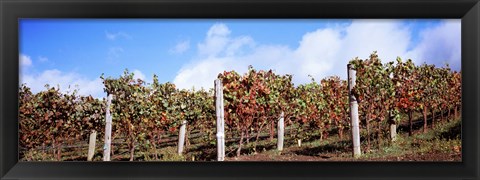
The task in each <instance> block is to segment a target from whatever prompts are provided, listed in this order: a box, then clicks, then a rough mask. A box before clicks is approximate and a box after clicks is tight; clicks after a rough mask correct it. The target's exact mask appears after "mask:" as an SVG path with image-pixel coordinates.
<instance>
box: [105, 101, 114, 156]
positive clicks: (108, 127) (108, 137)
mask: <svg viewBox="0 0 480 180" xmlns="http://www.w3.org/2000/svg"><path fill="white" fill-rule="evenodd" d="M112 98H113V95H111V94H109V95H108V97H107V109H106V115H105V119H106V121H105V145H104V146H103V161H110V147H111V143H112V116H111V115H110V105H111V104H112Z"/></svg>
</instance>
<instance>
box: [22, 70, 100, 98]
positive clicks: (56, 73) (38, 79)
mask: <svg viewBox="0 0 480 180" xmlns="http://www.w3.org/2000/svg"><path fill="white" fill-rule="evenodd" d="M20 82H21V83H22V84H23V83H26V84H27V86H28V87H30V88H31V90H32V92H33V93H37V92H40V91H43V90H45V85H46V84H49V85H50V87H57V86H59V87H60V91H61V92H63V93H66V92H67V91H68V92H70V93H71V92H72V91H73V89H78V90H79V91H78V94H79V95H84V96H87V95H92V96H93V97H96V98H103V97H105V96H106V95H105V93H104V92H103V87H104V85H103V83H102V80H101V79H100V78H96V79H89V78H86V77H84V76H82V75H80V74H77V73H73V72H69V73H65V72H62V71H60V70H57V69H50V70H45V71H43V72H42V73H40V74H36V75H33V74H23V75H22V76H21V77H20ZM69 86H70V89H69Z"/></svg>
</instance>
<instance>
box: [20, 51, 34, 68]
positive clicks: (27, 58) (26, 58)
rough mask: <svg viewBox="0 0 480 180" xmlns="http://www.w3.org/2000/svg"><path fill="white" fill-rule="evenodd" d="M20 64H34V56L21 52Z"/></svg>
mask: <svg viewBox="0 0 480 180" xmlns="http://www.w3.org/2000/svg"><path fill="white" fill-rule="evenodd" d="M20 65H21V66H22V67H28V66H32V58H30V56H28V55H25V54H20Z"/></svg>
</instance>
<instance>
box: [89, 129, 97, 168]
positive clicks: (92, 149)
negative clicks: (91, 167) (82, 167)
mask: <svg viewBox="0 0 480 180" xmlns="http://www.w3.org/2000/svg"><path fill="white" fill-rule="evenodd" d="M95 141H97V131H95V130H93V131H92V133H90V140H89V142H88V155H87V161H92V159H93V155H94V154H95Z"/></svg>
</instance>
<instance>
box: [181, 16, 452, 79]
mask: <svg viewBox="0 0 480 180" xmlns="http://www.w3.org/2000/svg"><path fill="white" fill-rule="evenodd" d="M444 23H445V24H442V25H440V26H438V27H436V28H432V29H428V30H426V31H425V32H423V33H422V37H423V38H422V40H421V42H420V43H419V45H418V46H417V47H415V48H414V49H413V50H412V51H411V52H409V51H408V49H407V48H408V45H409V43H410V41H411V33H410V31H411V29H410V28H409V27H408V26H405V25H404V24H403V23H401V21H399V20H354V21H353V22H352V23H351V24H350V25H341V26H340V25H333V26H329V27H327V28H322V29H317V30H315V31H312V32H307V33H305V34H304V35H303V37H302V38H301V39H300V41H299V45H298V47H295V48H293V49H292V48H289V47H288V46H285V45H262V44H260V45H258V44H256V43H255V41H254V39H253V38H251V37H249V36H238V37H231V36H230V34H231V31H230V29H228V27H227V26H226V25H225V24H215V25H213V26H212V27H211V28H210V29H209V30H208V32H207V34H206V38H205V40H204V42H201V43H199V44H198V56H197V57H196V58H194V59H192V60H191V62H190V63H189V64H187V65H185V66H184V67H183V68H182V69H180V71H179V72H178V74H177V76H176V77H175V79H174V83H175V84H176V85H177V87H179V88H191V87H192V86H195V87H196V88H198V87H204V88H212V87H213V80H214V79H215V78H216V77H217V75H218V73H221V72H223V71H224V70H226V71H229V70H235V71H237V72H239V73H244V72H246V70H247V66H248V65H253V66H254V67H255V68H256V69H273V70H275V72H276V73H279V74H293V75H294V77H293V82H294V83H295V84H301V83H306V82H309V81H310V78H309V77H308V75H309V74H310V75H312V76H313V77H314V78H315V79H316V80H320V79H321V78H324V77H326V76H331V75H338V76H340V77H341V78H344V79H345V78H346V65H347V63H348V61H350V60H352V59H353V58H355V57H359V58H362V59H364V58H368V57H369V55H370V54H371V53H372V52H373V51H378V55H379V57H380V58H381V59H382V61H383V62H387V61H394V60H395V59H396V57H397V56H400V57H402V58H404V59H406V58H412V59H421V57H426V56H428V57H433V58H432V59H439V58H436V57H447V58H450V59H456V58H458V60H457V61H458V62H460V53H459V52H460V51H459V48H460V46H459V42H458V43H457V41H459V39H460V34H459V32H460V30H459V25H458V24H459V23H458V24H457V25H456V24H455V23H450V22H444ZM444 33H454V34H455V35H445V34H444ZM434 42H435V43H437V45H435V46H433V49H436V50H435V51H433V52H431V51H432V50H430V49H432V45H431V44H432V43H434ZM438 44H442V45H438ZM443 51H447V52H448V53H446V54H447V55H443V54H442V56H439V55H434V53H435V52H443ZM458 64H459V63H458Z"/></svg>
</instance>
